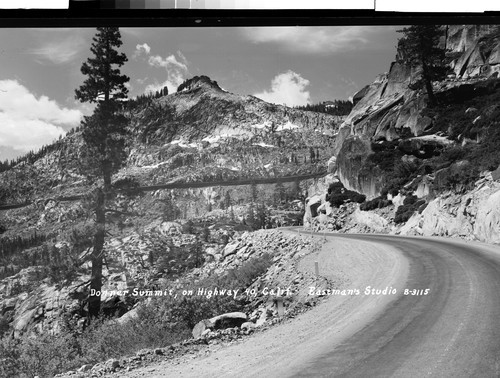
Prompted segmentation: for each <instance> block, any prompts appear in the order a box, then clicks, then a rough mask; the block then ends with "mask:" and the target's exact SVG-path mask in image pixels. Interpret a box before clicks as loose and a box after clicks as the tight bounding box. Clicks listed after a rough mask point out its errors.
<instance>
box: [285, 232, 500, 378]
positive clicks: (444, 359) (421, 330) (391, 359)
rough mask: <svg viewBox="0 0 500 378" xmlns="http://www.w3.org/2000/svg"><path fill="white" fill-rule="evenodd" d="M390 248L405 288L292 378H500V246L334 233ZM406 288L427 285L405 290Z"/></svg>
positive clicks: (400, 289) (336, 235)
mask: <svg viewBox="0 0 500 378" xmlns="http://www.w3.org/2000/svg"><path fill="white" fill-rule="evenodd" d="M327 236H328V237H329V238H338V237H342V238H354V239H357V240H363V241H368V242H372V243H377V244H380V243H382V244H383V245H387V246H391V247H394V248H396V249H398V250H399V251H401V253H402V254H404V256H405V257H406V258H407V259H408V260H409V262H410V264H409V274H408V279H407V282H406V284H405V287H400V288H397V290H398V293H397V295H395V296H394V297H393V301H391V302H390V303H389V304H388V305H386V307H385V309H384V310H383V311H382V312H381V313H380V315H379V316H378V317H377V318H375V319H373V320H372V321H371V322H370V323H369V324H367V325H366V326H365V327H364V328H363V329H361V330H359V331H358V332H357V333H355V334H354V335H352V336H351V337H349V338H348V339H347V340H344V341H343V342H342V343H340V344H335V343H334V344H333V345H331V346H330V347H329V348H325V349H324V350H322V351H317V357H316V358H315V359H313V360H311V361H309V362H308V363H307V364H306V365H305V366H303V367H302V368H301V369H300V370H299V371H297V372H296V373H295V374H293V375H292V376H293V377H429V376H432V377H500V247H495V246H490V245H486V244H479V243H469V244H467V243H464V242H454V241H452V240H443V239H440V240H438V239H430V238H406V237H394V236H386V235H384V236H382V235H343V236H339V235H338V234H335V236H333V235H328V234H327ZM404 289H409V290H414V289H415V290H419V291H418V292H417V293H418V294H422V290H426V289H428V293H427V295H405V294H404Z"/></svg>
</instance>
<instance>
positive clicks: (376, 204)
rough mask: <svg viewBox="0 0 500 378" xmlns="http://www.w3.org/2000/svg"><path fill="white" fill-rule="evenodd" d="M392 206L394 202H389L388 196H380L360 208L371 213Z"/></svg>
mask: <svg viewBox="0 0 500 378" xmlns="http://www.w3.org/2000/svg"><path fill="white" fill-rule="evenodd" d="M390 205H392V201H391V200H388V199H387V197H386V196H379V197H376V198H374V199H372V200H370V201H367V202H364V203H362V204H361V206H360V207H359V208H360V209H361V210H363V211H370V210H375V209H382V208H384V207H387V206H390Z"/></svg>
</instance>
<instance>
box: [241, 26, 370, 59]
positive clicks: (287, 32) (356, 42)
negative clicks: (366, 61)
mask: <svg viewBox="0 0 500 378" xmlns="http://www.w3.org/2000/svg"><path fill="white" fill-rule="evenodd" d="M377 30H378V29H377ZM241 32H242V34H243V36H244V37H245V38H246V39H247V40H249V41H251V42H253V43H255V44H261V43H269V44H274V45H277V46H278V48H281V49H283V50H285V51H289V52H293V53H304V54H310V53H320V54H321V53H322V54H326V53H332V52H342V51H348V50H354V49H357V48H360V47H367V45H368V37H369V36H370V34H373V32H374V28H373V27H371V26H336V27H319V26H318V27H317V26H310V27H309V26H308V27H258V28H257V27H249V28H243V29H242V30H241Z"/></svg>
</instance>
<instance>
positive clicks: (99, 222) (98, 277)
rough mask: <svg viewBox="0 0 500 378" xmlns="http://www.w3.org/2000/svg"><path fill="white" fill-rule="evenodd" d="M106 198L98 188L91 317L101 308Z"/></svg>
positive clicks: (90, 305) (96, 314)
mask: <svg viewBox="0 0 500 378" xmlns="http://www.w3.org/2000/svg"><path fill="white" fill-rule="evenodd" d="M104 205H105V200H104V193H103V191H102V190H101V189H100V188H98V189H96V193H95V214H96V228H97V230H96V233H95V235H94V248H93V250H92V254H91V261H92V275H91V277H90V290H91V294H92V293H94V294H99V295H90V296H89V317H91V318H95V317H97V316H98V315H99V311H100V310H101V288H102V261H103V248H104V235H105V230H106V228H105V224H106V216H105V210H104ZM94 290H95V291H94Z"/></svg>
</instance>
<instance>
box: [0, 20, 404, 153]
mask: <svg viewBox="0 0 500 378" xmlns="http://www.w3.org/2000/svg"><path fill="white" fill-rule="evenodd" d="M399 29H401V27H400V26H326V27H325V26H312V27H303V26H300V27H237V28H236V27H234V28H232V27H231V28H227V27H225V28H156V27H155V28H120V32H121V36H122V41H123V45H122V46H121V47H120V51H121V52H124V53H125V54H126V55H127V57H128V62H127V63H126V64H125V65H124V66H123V67H122V68H121V70H122V73H124V74H126V75H128V76H129V77H130V82H129V84H128V85H129V97H135V96H137V95H140V94H143V93H145V92H149V91H156V90H157V89H159V88H163V87H164V86H167V87H168V90H169V93H174V92H175V90H176V88H177V86H178V85H179V84H181V83H182V82H183V81H184V80H185V79H188V78H191V77H193V76H196V75H206V76H209V77H210V78H211V79H212V80H215V81H217V82H218V84H219V86H220V87H222V88H223V89H225V90H227V91H229V92H233V93H238V94H243V95H247V94H252V95H255V96H257V97H259V98H261V99H263V100H265V101H268V102H273V103H277V104H286V105H288V106H296V105H306V104H312V103H318V102H322V101H327V100H336V99H337V100H347V99H348V98H349V97H350V96H352V95H353V94H354V93H356V92H357V91H358V90H360V89H361V88H363V87H364V86H365V85H367V84H370V83H371V82H373V80H374V79H375V77H376V76H377V75H378V74H380V73H384V72H387V71H388V69H389V67H390V63H391V62H392V61H393V60H394V57H395V55H396V44H397V39H398V38H399V36H400V35H399V33H397V32H396V30H399ZM95 33H96V30H95V29H94V28H58V29H27V28H16V29H0V67H1V69H0V160H1V161H4V160H5V159H12V158H14V157H16V156H20V155H23V154H25V153H26V152H28V151H30V150H35V151H36V150H37V149H38V148H40V147H41V146H43V145H44V144H48V143H50V142H52V141H53V140H54V139H57V138H58V137H59V135H64V134H65V133H66V132H67V131H69V130H70V129H71V128H73V127H76V126H78V125H79V124H80V120H81V118H82V116H83V115H89V114H90V113H91V112H92V106H91V105H89V104H86V103H80V102H78V101H77V100H75V95H74V94H75V89H77V88H78V87H79V86H80V85H82V83H83V81H84V79H85V77H84V75H83V74H81V72H80V67H81V65H82V63H83V62H84V61H85V60H86V59H87V58H88V57H90V56H91V55H92V54H91V52H90V46H91V43H92V37H93V36H94V35H95Z"/></svg>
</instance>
